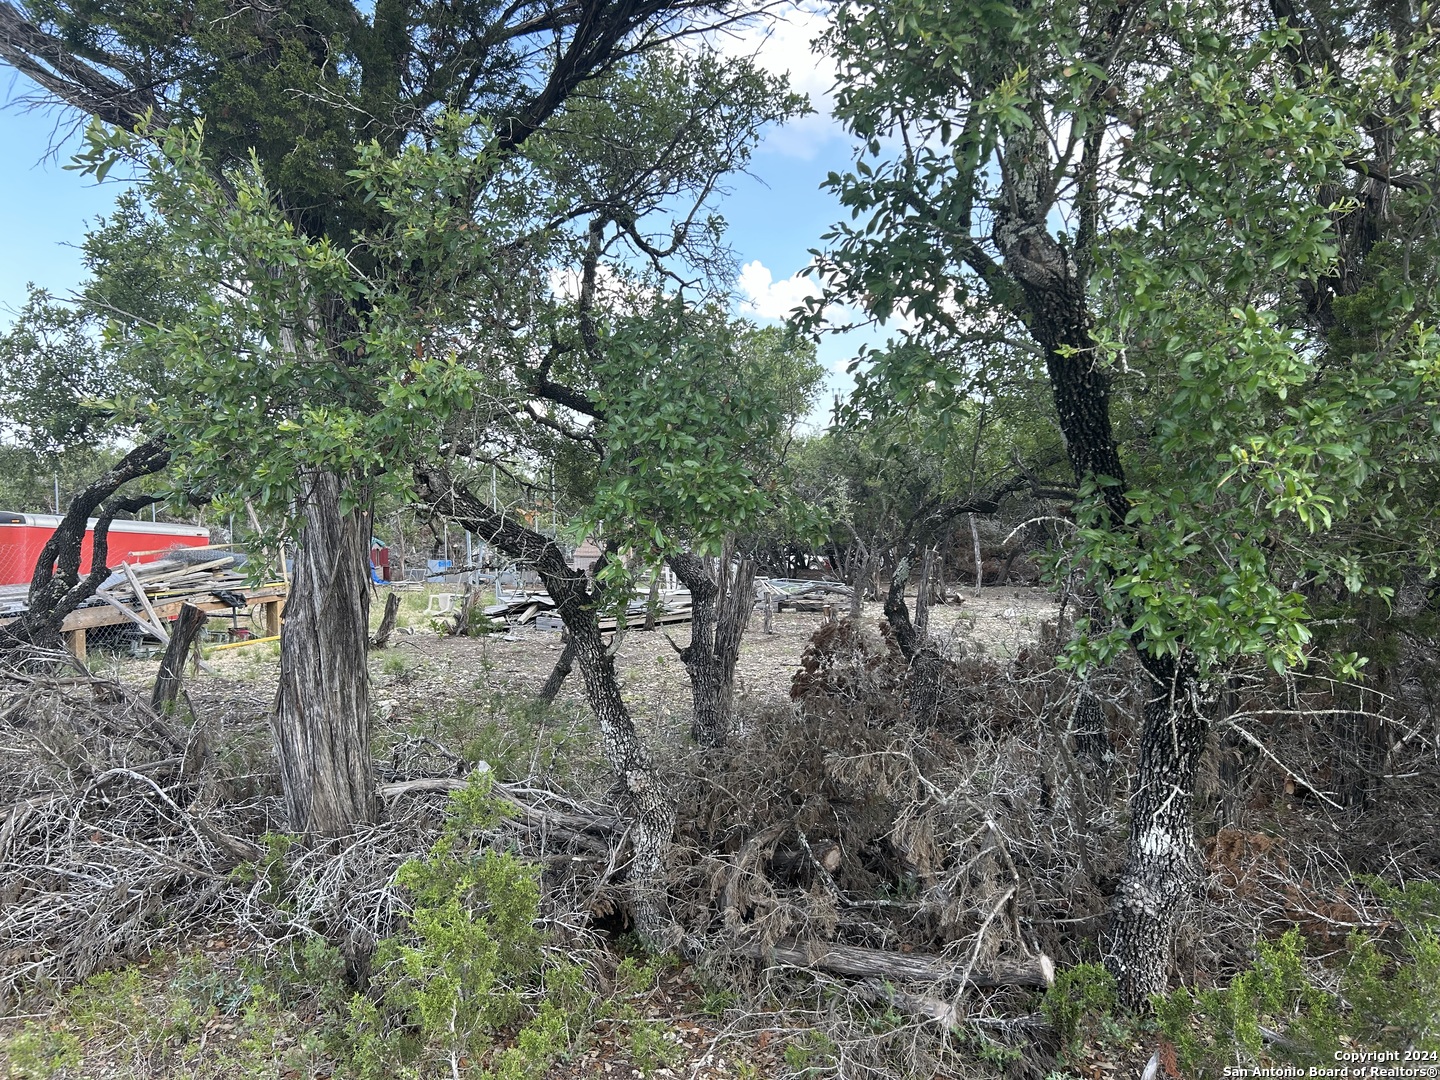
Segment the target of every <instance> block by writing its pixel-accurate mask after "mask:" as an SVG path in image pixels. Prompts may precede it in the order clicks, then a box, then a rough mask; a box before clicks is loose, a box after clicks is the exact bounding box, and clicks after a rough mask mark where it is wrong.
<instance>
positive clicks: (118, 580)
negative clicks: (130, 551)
mask: <svg viewBox="0 0 1440 1080" xmlns="http://www.w3.org/2000/svg"><path fill="white" fill-rule="evenodd" d="M206 556H208V557H206ZM243 564H244V556H241V555H237V554H233V553H231V552H227V551H219V550H213V549H201V554H200V555H199V556H193V555H192V556H188V557H184V558H165V559H160V560H159V561H157V562H150V563H139V564H136V565H133V566H132V565H131V564H130V563H121V564H120V566H119V568H118V569H116V570H115V571H114V572H113V573H111V575H110V576H109V577H108V578H107V579H106V580H105V582H104V584H102V585H101V586H100V588H99V589H97V590H96V592H95V595H94V597H92V598H91V599H90V600H89V601H88V602H87V606H92V607H93V606H97V605H100V604H108V605H109V606H111V607H113V608H115V609H116V610H117V611H119V612H120V613H121V614H123V615H124V616H125V617H126V618H127V619H129V620H130V621H131V622H133V623H135V624H136V625H137V626H139V627H140V628H141V629H142V630H144V631H145V632H146V633H147V634H149V635H150V636H151V637H154V638H156V639H158V640H160V641H162V642H164V641H168V640H169V636H170V635H169V633H168V632H167V630H166V627H165V622H166V619H165V618H164V617H163V615H162V614H161V612H159V611H157V609H158V608H165V609H166V611H167V612H168V609H169V608H170V607H173V606H174V605H175V604H176V603H177V602H179V601H185V602H188V603H193V604H195V605H196V606H197V607H198V606H200V605H210V606H213V605H217V604H218V605H223V606H224V607H228V608H232V609H234V608H244V607H248V606H249V604H250V593H251V591H252V586H251V585H250V584H249V583H248V582H247V581H246V578H245V575H244V574H242V573H241V572H240V571H239V569H238V568H239V566H241V565H243Z"/></svg>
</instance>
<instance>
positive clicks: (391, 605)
mask: <svg viewBox="0 0 1440 1080" xmlns="http://www.w3.org/2000/svg"><path fill="white" fill-rule="evenodd" d="M399 617H400V594H399V593H397V592H392V593H391V594H390V595H389V596H387V597H385V612H384V614H382V615H381V616H380V628H379V629H378V630H376V631H375V638H374V640H373V641H371V642H370V647H371V648H372V649H383V648H385V644H386V642H388V641H389V640H390V635H391V634H392V633H394V631H395V622H396V620H397V619H399Z"/></svg>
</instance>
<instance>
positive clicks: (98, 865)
mask: <svg viewBox="0 0 1440 1080" xmlns="http://www.w3.org/2000/svg"><path fill="white" fill-rule="evenodd" d="M10 661H11V662H7V663H3V664H0V744H3V746H4V752H3V754H0V1015H4V1014H6V1013H8V1012H11V1011H13V1010H14V1009H15V1007H16V1006H17V1004H19V1003H20V1002H22V1001H24V1000H26V999H27V997H28V996H30V995H32V994H39V995H40V996H42V997H43V996H46V995H48V994H50V993H53V992H54V991H55V990H57V989H61V988H64V987H66V986H69V985H71V984H73V983H75V982H77V981H79V980H82V979H84V978H86V977H88V976H89V975H91V974H93V973H95V972H96V971H100V970H104V969H106V968H110V967H114V966H115V965H117V964H119V963H121V962H123V961H126V960H133V959H142V958H144V957H146V956H148V955H149V954H150V953H152V952H154V951H163V950H166V949H173V948H174V947H175V946H176V945H177V944H179V943H182V942H184V941H185V940H186V939H187V938H190V937H191V936H192V935H200V934H205V933H213V932H215V931H224V932H226V933H233V934H236V935H238V936H239V938H240V939H242V940H246V941H249V942H252V943H253V944H254V946H256V947H258V948H260V949H265V950H270V951H271V952H272V954H273V955H275V956H278V957H283V956H285V955H288V946H289V945H290V944H297V943H303V941H304V940H306V939H311V938H324V939H326V940H328V941H330V942H331V943H332V944H335V945H337V946H339V948H340V950H341V954H342V955H343V956H344V957H345V959H346V960H347V964H348V967H349V974H350V976H351V978H352V979H353V980H355V982H356V985H361V984H363V981H364V978H365V974H366V969H367V965H368V960H369V956H370V953H371V951H372V950H373V948H374V945H375V943H376V942H377V941H378V940H379V939H381V938H383V937H386V936H388V935H391V934H394V933H396V932H397V930H398V929H399V928H400V927H401V924H402V921H403V915H404V913H405V912H406V911H407V910H408V908H407V900H406V897H405V896H404V895H403V891H402V890H401V889H400V888H399V887H398V886H397V884H396V875H397V871H398V870H399V868H400V866H401V865H402V864H403V863H404V862H405V861H406V860H407V859H411V858H414V857H416V856H419V855H423V854H424V853H425V852H426V851H427V850H428V849H429V847H430V845H431V844H432V843H433V842H434V840H435V839H436V837H437V836H438V835H439V832H440V828H441V825H442V821H443V815H444V808H445V800H446V797H447V796H448V794H449V793H450V792H452V791H454V790H456V789H458V788H460V787H462V786H464V783H465V781H464V779H463V778H464V777H465V776H466V774H468V773H469V771H470V770H471V769H473V768H474V767H475V766H476V765H477V763H476V762H474V761H467V760H465V759H464V758H463V757H462V756H461V755H460V754H459V753H457V752H455V751H452V750H450V749H449V748H447V747H445V746H443V745H440V744H439V743H438V742H436V741H435V740H433V739H428V738H418V737H417V738H405V739H403V740H401V741H400V742H399V743H397V745H396V746H395V747H394V748H393V751H392V753H391V755H390V760H389V761H388V762H385V763H382V764H381V765H380V768H379V772H380V776H381V780H382V783H381V785H380V795H381V799H382V803H383V805H384V812H383V813H382V815H381V819H380V821H379V822H378V823H376V824H374V825H371V826H366V827H364V828H361V829H359V830H357V832H356V833H355V834H354V835H353V836H351V837H348V838H346V840H345V841H344V842H337V843H333V844H317V845H311V846H307V845H304V844H301V843H299V842H298V841H297V840H296V839H295V838H294V837H291V836H288V835H287V834H285V833H283V832H281V831H279V830H280V828H281V824H280V823H281V821H282V816H283V806H282V804H281V801H280V798H279V781H278V769H277V768H276V765H275V762H274V758H273V753H272V751H271V750H270V749H269V737H268V732H267V731H266V730H265V721H264V717H263V715H249V714H246V715H243V716H241V717H240V718H239V722H238V723H236V722H231V721H232V720H233V719H234V717H233V716H229V715H228V714H227V708H226V706H225V703H224V702H223V701H220V700H208V699H199V707H198V709H196V712H197V713H198V715H199V716H200V717H201V719H200V720H198V721H197V720H195V719H194V717H193V716H191V715H189V714H188V712H187V714H186V715H185V716H183V717H182V716H179V715H177V716H161V715H159V714H157V713H156V712H155V711H154V710H153V709H151V707H150V705H149V703H148V701H147V700H146V699H145V698H144V697H142V696H138V695H137V694H136V693H135V692H134V691H133V690H132V689H130V688H128V687H126V686H124V685H122V684H120V683H118V682H116V681H114V680H111V679H107V678H102V677H98V676H96V675H93V674H91V673H90V672H89V671H88V670H87V669H86V668H85V667H84V666H83V665H79V664H76V663H75V662H74V661H73V660H72V659H71V658H70V657H68V655H66V654H63V653H55V654H48V653H47V654H44V655H39V654H35V655H27V656H24V657H20V658H16V657H13V656H12V657H11V658H10ZM231 705H233V702H232V703H231ZM234 711H235V710H233V709H230V710H228V712H229V713H233V712H234ZM239 711H240V712H241V713H245V710H239ZM222 721H223V722H222ZM495 791H496V794H498V795H500V796H501V797H502V798H504V799H505V800H506V801H507V802H508V803H509V804H510V807H511V813H512V816H511V817H508V818H506V819H505V820H503V821H502V822H500V823H499V824H498V825H497V826H496V827H495V828H494V830H493V835H490V834H488V833H487V834H486V835H485V836H477V837H476V843H477V844H482V845H484V844H492V845H496V846H500V847H503V848H505V849H508V850H514V851H516V852H517V853H519V854H522V855H523V856H525V857H527V858H530V859H532V860H534V861H536V862H538V863H540V864H541V865H542V867H545V868H546V869H547V874H546V880H547V882H548V883H549V884H550V885H551V888H550V889H548V890H547V893H546V906H545V908H544V911H543V912H542V915H543V917H544V918H545V920H546V921H548V922H550V923H552V924H559V925H561V926H563V927H564V928H566V933H565V934H564V935H563V936H564V937H566V938H567V940H569V941H571V942H572V943H574V944H575V945H576V947H577V948H582V949H583V948H585V947H586V945H587V942H589V941H590V940H591V938H592V935H591V934H590V932H589V931H588V930H587V929H586V928H585V927H584V925H583V923H584V917H583V915H582V914H579V913H585V912H588V911H593V910H597V909H601V908H603V907H604V906H605V904H606V903H607V902H609V903H613V900H609V899H607V898H608V897H611V896H612V895H613V894H614V890H615V887H614V885H613V883H612V881H611V879H612V878H613V877H614V876H615V875H616V867H617V864H618V862H619V858H618V853H617V852H616V851H614V848H615V846H616V844H617V843H618V837H619V835H620V833H621V830H620V829H619V828H618V827H617V824H616V821H615V819H614V817H613V814H612V813H610V812H608V811H606V810H604V809H603V808H602V809H599V810H597V809H596V808H595V807H593V806H588V805H582V804H581V803H579V802H577V801H575V800H572V799H569V798H567V797H566V796H564V795H563V794H559V793H556V792H552V791H546V790H541V789H539V788H535V787H531V786H528V785H526V784H498V783H497V784H496V785H495ZM557 867H558V868H559V869H560V872H556V870H555V868H557Z"/></svg>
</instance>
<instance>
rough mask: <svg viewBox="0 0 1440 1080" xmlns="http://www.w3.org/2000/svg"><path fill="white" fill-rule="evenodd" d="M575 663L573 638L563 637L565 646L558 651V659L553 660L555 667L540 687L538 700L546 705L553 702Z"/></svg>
mask: <svg viewBox="0 0 1440 1080" xmlns="http://www.w3.org/2000/svg"><path fill="white" fill-rule="evenodd" d="M574 665H575V639H574V638H573V637H569V638H566V639H565V648H564V649H562V650H561V652H560V659H558V660H556V661H555V667H554V669H553V670H551V672H550V677H549V678H547V679H546V680H545V685H544V686H542V687H541V688H540V700H541V701H543V702H545V704H546V705H553V704H555V699H556V698H557V697H559V696H560V687H562V686H564V685H565V680H566V679H567V678H568V677H569V675H570V671H571V669H572V668H573V667H574Z"/></svg>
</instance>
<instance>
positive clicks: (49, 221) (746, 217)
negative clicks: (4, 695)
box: [0, 7, 858, 402]
mask: <svg viewBox="0 0 1440 1080" xmlns="http://www.w3.org/2000/svg"><path fill="white" fill-rule="evenodd" d="M822 28H823V16H822V15H820V14H819V13H818V10H816V9H810V10H806V9H805V8H803V7H801V8H796V9H794V10H793V11H792V13H791V15H790V17H789V18H788V19H787V20H786V21H785V22H783V23H781V24H779V25H778V26H775V27H772V28H771V29H770V30H769V31H763V32H762V31H761V30H758V29H757V30H754V31H751V32H749V33H747V34H742V35H739V36H732V37H730V38H728V39H727V40H725V41H724V42H722V43H721V44H722V48H723V49H724V50H725V51H727V52H733V53H735V54H738V55H754V56H756V57H757V58H758V60H759V62H760V63H761V64H762V65H763V66H765V67H767V68H769V69H771V70H773V71H776V72H785V73H787V74H789V75H790V78H791V84H792V86H793V87H794V88H795V89H797V90H801V91H803V92H805V93H808V94H809V95H810V96H811V100H812V102H813V104H814V105H815V106H816V108H817V113H816V115H813V116H810V117H806V118H803V119H801V120H799V121H797V122H795V123H792V124H790V125H787V126H785V127H783V128H778V129H774V130H772V131H771V132H770V133H769V134H768V136H767V137H766V140H765V142H764V144H763V145H762V146H761V147H760V148H759V150H758V151H757V153H756V154H755V157H754V158H753V160H752V162H751V169H750V171H751V173H752V175H750V176H739V177H735V178H732V181H731V183H730V188H731V194H730V195H729V196H728V197H727V198H725V199H724V201H723V202H721V203H720V204H719V206H718V209H719V211H720V213H721V214H722V215H723V216H724V217H725V219H726V220H727V221H728V222H729V223H730V240H731V244H732V246H733V247H734V249H735V252H736V255H737V257H738V258H739V260H740V263H741V266H742V268H743V269H742V272H741V274H740V275H739V276H738V279H737V282H736V284H737V292H738V294H739V296H740V299H741V310H742V311H744V312H745V313H747V314H749V315H751V316H752V317H755V318H757V319H761V320H768V319H770V318H774V317H777V316H780V315H782V314H783V313H784V312H786V311H788V310H789V309H790V308H792V307H794V306H795V305H796V304H797V303H798V302H799V301H800V300H801V298H802V297H803V296H804V295H805V293H806V292H807V290H809V289H810V288H812V286H807V285H806V284H804V282H802V281H800V280H796V279H795V275H796V274H798V273H799V272H800V271H802V270H803V269H804V267H805V265H806V264H807V263H808V261H809V255H808V251H809V249H810V248H813V247H817V246H819V242H820V235H821V233H823V232H825V231H826V230H827V229H828V228H829V226H830V225H832V224H833V223H834V222H835V220H837V218H838V217H839V216H840V213H841V211H840V208H839V206H838V204H837V203H836V202H835V200H834V199H833V197H832V196H830V195H829V194H828V193H826V192H823V191H821V190H820V184H821V182H822V181H823V180H824V178H825V175H826V173H828V172H830V171H832V170H840V169H844V168H845V167H846V166H847V165H848V164H849V162H850V156H851V155H850V141H849V140H848V138H846V137H845V135H844V133H843V132H842V131H841V130H840V128H839V126H838V125H837V124H835V123H834V122H833V120H831V119H830V118H829V115H828V107H827V106H828V101H827V91H828V90H829V86H830V81H831V78H832V71H833V69H832V68H831V66H830V65H829V63H828V62H827V61H825V60H824V58H822V57H818V56H816V55H815V54H814V53H813V52H812V50H811V47H810V42H811V40H812V39H813V38H814V36H815V35H816V34H817V33H818V32H819V31H820V30H821V29H822ZM8 74H9V75H10V78H8V79H5V81H4V83H0V86H3V87H4V95H3V100H5V101H6V102H13V101H14V99H15V98H16V97H17V96H18V95H22V94H24V93H25V92H27V91H28V90H30V89H31V88H30V87H29V86H28V84H27V83H26V82H25V81H24V80H22V79H19V78H18V77H16V76H14V74H13V73H8ZM0 78H3V76H0ZM57 125H58V126H57ZM74 128H75V121H74V120H73V118H72V116H71V114H69V113H59V112H54V111H44V112H25V111H22V110H21V109H19V108H18V107H16V106H15V105H13V104H10V105H8V106H7V107H6V108H4V109H3V110H0V147H4V157H3V158H0V237H3V242H0V325H8V324H9V323H10V322H11V321H12V320H13V318H14V312H15V311H16V310H17V309H18V308H19V307H20V305H22V304H23V303H24V301H25V287H26V283H27V282H31V281H33V282H34V283H35V284H37V285H40V286H41V287H43V288H46V289H48V290H50V291H51V292H52V293H54V294H56V295H58V296H64V295H65V294H66V293H68V292H69V291H70V290H72V289H74V288H75V287H76V285H77V284H79V282H80V281H81V279H82V278H83V276H84V267H83V266H82V264H81V262H80V256H79V252H78V250H77V249H76V245H78V244H79V243H80V241H81V240H82V239H83V237H84V235H85V231H86V228H87V226H88V223H90V222H92V221H93V220H94V219H95V217H96V216H97V215H101V214H104V213H106V212H107V211H108V210H109V209H110V207H111V206H112V205H113V202H114V197H115V194H116V193H117V192H118V191H119V190H120V186H119V184H118V183H109V184H105V185H98V186H97V185H96V184H95V183H94V181H93V180H92V179H91V178H89V177H86V176H81V175H79V174H78V173H75V172H71V171H67V170H66V169H64V168H63V166H64V165H65V164H67V163H68V162H69V158H70V155H71V154H72V153H73V152H74V150H75V148H76V146H77V145H78V136H77V135H76V134H75V132H74ZM66 134H68V135H69V138H60V137H61V136H64V135H66ZM57 138H59V139H60V142H59V149H58V151H56V152H52V147H54V146H55V145H56V142H57ZM857 345H858V341H855V340H851V339H848V338H847V339H837V338H834V337H831V338H827V339H826V340H824V341H823V342H822V343H821V359H822V360H823V361H824V362H825V364H826V366H827V368H829V369H830V370H831V371H832V372H835V371H838V370H839V369H843V367H844V366H845V363H846V361H847V360H848V358H849V356H850V355H851V354H852V352H853V351H854V349H855V348H856V347H857ZM840 383H848V380H843V379H842V380H840ZM840 383H837V386H836V388H839V385H840ZM826 401H827V402H828V394H827V395H826Z"/></svg>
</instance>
